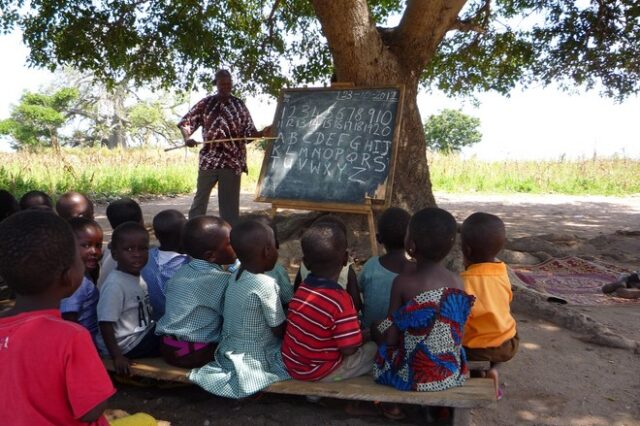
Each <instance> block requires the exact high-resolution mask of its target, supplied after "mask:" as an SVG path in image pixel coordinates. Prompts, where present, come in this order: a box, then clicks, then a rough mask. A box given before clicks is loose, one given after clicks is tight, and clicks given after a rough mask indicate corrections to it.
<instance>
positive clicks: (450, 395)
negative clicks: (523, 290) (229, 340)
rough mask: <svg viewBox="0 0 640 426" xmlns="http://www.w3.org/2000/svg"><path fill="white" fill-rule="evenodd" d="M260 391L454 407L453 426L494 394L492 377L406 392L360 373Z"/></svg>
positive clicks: (147, 363) (169, 374) (179, 372)
mask: <svg viewBox="0 0 640 426" xmlns="http://www.w3.org/2000/svg"><path fill="white" fill-rule="evenodd" d="M103 362H104V365H105V367H106V368H107V370H109V371H114V370H115V369H114V367H113V363H112V361H111V360H108V359H104V360H103ZM470 364H471V365H470V367H471V368H472V369H474V370H475V369H480V370H481V369H485V368H486V365H488V363H470ZM130 370H131V374H133V375H135V376H141V377H149V378H152V379H156V380H164V381H171V382H179V383H191V382H190V381H189V379H188V378H187V375H188V373H189V370H185V369H182V368H177V367H173V366H171V365H169V364H167V363H165V362H164V360H162V359H161V358H144V359H138V360H135V361H133V362H132V364H131V366H130ZM263 392H269V393H277V394H287V395H305V396H306V395H313V396H319V397H327V398H337V399H348V400H359V401H379V402H391V403H394V402H395V403H400V404H417V405H428V406H442V407H451V408H453V409H454V415H453V425H454V426H461V425H468V424H470V420H471V415H470V410H471V409H473V408H495V406H496V395H495V390H494V386H493V380H491V379H480V378H471V379H467V381H466V383H465V384H464V386H461V387H457V388H452V389H447V390H445V391H441V392H408V391H400V390H397V389H395V388H392V387H389V386H383V385H379V384H377V383H375V382H374V381H373V378H372V377H371V376H361V377H356V378H354V379H348V380H343V381H340V382H335V383H320V382H303V381H299V380H286V381H283V382H278V383H274V384H272V385H271V386H269V387H268V388H266V389H264V390H263Z"/></svg>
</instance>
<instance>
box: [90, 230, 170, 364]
mask: <svg viewBox="0 0 640 426" xmlns="http://www.w3.org/2000/svg"><path fill="white" fill-rule="evenodd" d="M111 254H112V256H113V259H114V260H115V261H116V264H117V267H116V269H115V270H114V271H113V272H111V273H110V274H109V276H108V277H107V279H106V280H105V282H104V284H103V285H102V287H101V288H100V300H99V301H98V326H99V328H100V335H99V336H98V339H96V340H97V343H98V348H99V349H100V352H101V353H102V354H103V355H110V356H111V359H113V364H114V366H115V369H116V372H117V373H118V374H119V375H129V359H131V358H144V357H147V356H155V355H159V354H160V350H159V345H160V338H159V337H158V336H156V335H155V333H154V328H155V324H154V323H153V321H152V320H151V305H150V304H149V294H148V293H147V284H146V283H145V282H144V280H143V279H142V277H140V271H142V268H144V265H145V264H146V263H147V258H148V255H149V233H148V232H147V230H146V229H145V228H144V226H142V225H141V224H139V223H137V222H126V223H123V224H122V225H120V226H118V227H117V228H116V229H115V231H113V237H112V238H111Z"/></svg>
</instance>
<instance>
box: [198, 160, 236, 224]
mask: <svg viewBox="0 0 640 426" xmlns="http://www.w3.org/2000/svg"><path fill="white" fill-rule="evenodd" d="M240 178H241V175H236V174H235V172H234V171H233V170H231V169H213V170H198V184H197V189H196V195H195V196H194V197H193V204H191V209H190V210H189V219H191V218H193V217H196V216H203V215H205V214H207V206H208V205H209V197H210V196H211V190H212V189H213V187H214V186H216V183H217V184H218V207H219V208H220V217H221V218H223V219H224V220H226V221H227V222H228V223H230V224H232V225H233V224H234V223H235V222H236V221H237V220H238V215H239V214H240Z"/></svg>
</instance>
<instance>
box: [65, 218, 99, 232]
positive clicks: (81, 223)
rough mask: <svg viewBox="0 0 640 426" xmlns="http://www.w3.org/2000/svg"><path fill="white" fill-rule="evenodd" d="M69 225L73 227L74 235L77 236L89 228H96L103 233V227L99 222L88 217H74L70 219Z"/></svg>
mask: <svg viewBox="0 0 640 426" xmlns="http://www.w3.org/2000/svg"><path fill="white" fill-rule="evenodd" d="M69 225H70V226H71V230H72V231H73V233H74V234H77V233H78V232H80V231H84V230H85V229H87V228H95V229H98V230H100V232H102V227H101V226H100V224H99V223H98V222H96V221H95V220H93V219H89V218H88V217H72V218H71V219H69Z"/></svg>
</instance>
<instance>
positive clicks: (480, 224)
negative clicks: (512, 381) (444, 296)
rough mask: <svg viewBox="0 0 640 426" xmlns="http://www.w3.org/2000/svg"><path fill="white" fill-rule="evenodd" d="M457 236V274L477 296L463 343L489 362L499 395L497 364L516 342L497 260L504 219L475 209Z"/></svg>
mask: <svg viewBox="0 0 640 426" xmlns="http://www.w3.org/2000/svg"><path fill="white" fill-rule="evenodd" d="M460 237H461V242H462V254H463V256H464V258H463V261H464V266H465V270H464V271H463V272H462V273H461V274H460V275H461V277H462V281H464V289H465V291H466V292H467V293H468V294H471V295H473V296H475V298H476V303H475V304H474V306H473V308H472V309H471V314H470V315H469V320H468V321H467V325H466V327H465V329H464V338H463V344H464V347H465V350H466V353H467V359H469V360H470V361H489V362H490V363H491V369H490V370H489V371H488V373H487V376H488V377H491V378H493V380H494V383H495V386H496V395H497V396H498V399H500V398H501V397H502V391H501V390H500V384H499V383H500V382H499V377H498V369H497V367H498V364H499V363H502V362H506V361H509V360H510V359H511V358H513V357H514V355H515V354H516V352H517V351H518V343H519V339H518V333H517V330H516V321H515V319H514V318H513V316H512V315H511V309H510V306H509V304H510V303H511V300H512V299H513V293H512V292H511V282H510V281H509V275H508V273H507V267H506V266H505V264H504V263H502V262H500V261H497V260H496V255H497V254H498V253H499V252H500V250H502V249H503V248H504V245H505V243H506V239H507V238H506V232H505V227H504V223H503V222H502V220H501V219H500V218H499V217H497V216H494V215H492V214H488V213H474V214H472V215H471V216H469V217H468V218H467V219H466V220H465V221H464V222H463V223H462V228H461V230H460Z"/></svg>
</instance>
